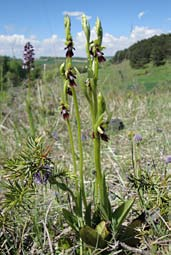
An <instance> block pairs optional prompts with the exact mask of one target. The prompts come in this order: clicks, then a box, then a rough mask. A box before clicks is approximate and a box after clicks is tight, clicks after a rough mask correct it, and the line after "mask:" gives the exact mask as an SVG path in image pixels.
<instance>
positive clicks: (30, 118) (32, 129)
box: [26, 72, 36, 137]
mask: <svg viewBox="0 0 171 255" xmlns="http://www.w3.org/2000/svg"><path fill="white" fill-rule="evenodd" d="M30 83H31V80H30V72H28V91H27V97H26V111H27V114H28V121H29V126H30V132H31V135H32V136H33V137H35V133H36V131H35V125H34V120H33V114H32V108H31V84H30Z"/></svg>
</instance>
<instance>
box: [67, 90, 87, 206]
mask: <svg viewBox="0 0 171 255" xmlns="http://www.w3.org/2000/svg"><path fill="white" fill-rule="evenodd" d="M71 89H72V95H73V100H74V107H75V115H76V120H77V133H78V148H79V152H80V155H79V156H80V162H79V164H80V165H79V166H80V168H79V170H80V189H81V193H82V196H83V202H84V206H85V208H86V207H87V201H86V196H85V187H84V176H83V148H82V140H81V120H80V113H79V107H78V101H77V95H76V92H75V88H73V87H72V88H71Z"/></svg>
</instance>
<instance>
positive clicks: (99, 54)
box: [96, 49, 106, 63]
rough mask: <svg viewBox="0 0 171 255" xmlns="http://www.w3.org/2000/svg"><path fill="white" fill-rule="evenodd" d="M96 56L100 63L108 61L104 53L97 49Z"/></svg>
mask: <svg viewBox="0 0 171 255" xmlns="http://www.w3.org/2000/svg"><path fill="white" fill-rule="evenodd" d="M96 54H97V57H98V61H99V63H102V62H105V61H106V59H105V57H104V53H103V52H101V51H100V50H99V49H97V51H96Z"/></svg>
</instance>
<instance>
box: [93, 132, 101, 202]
mask: <svg viewBox="0 0 171 255" xmlns="http://www.w3.org/2000/svg"><path fill="white" fill-rule="evenodd" d="M94 162H95V169H96V182H95V201H96V204H99V203H100V202H102V201H103V178H102V171H101V157H100V137H98V136H97V134H96V135H95V138H94Z"/></svg>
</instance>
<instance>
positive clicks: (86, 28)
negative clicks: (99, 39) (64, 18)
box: [82, 14, 90, 42]
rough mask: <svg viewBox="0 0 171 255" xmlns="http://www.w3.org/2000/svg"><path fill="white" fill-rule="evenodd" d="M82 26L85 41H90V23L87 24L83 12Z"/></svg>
mask: <svg viewBox="0 0 171 255" xmlns="http://www.w3.org/2000/svg"><path fill="white" fill-rule="evenodd" d="M82 28H83V31H84V33H85V36H86V40H87V42H89V41H90V25H89V24H88V22H87V17H86V15H84V14H83V15H82Z"/></svg>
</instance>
